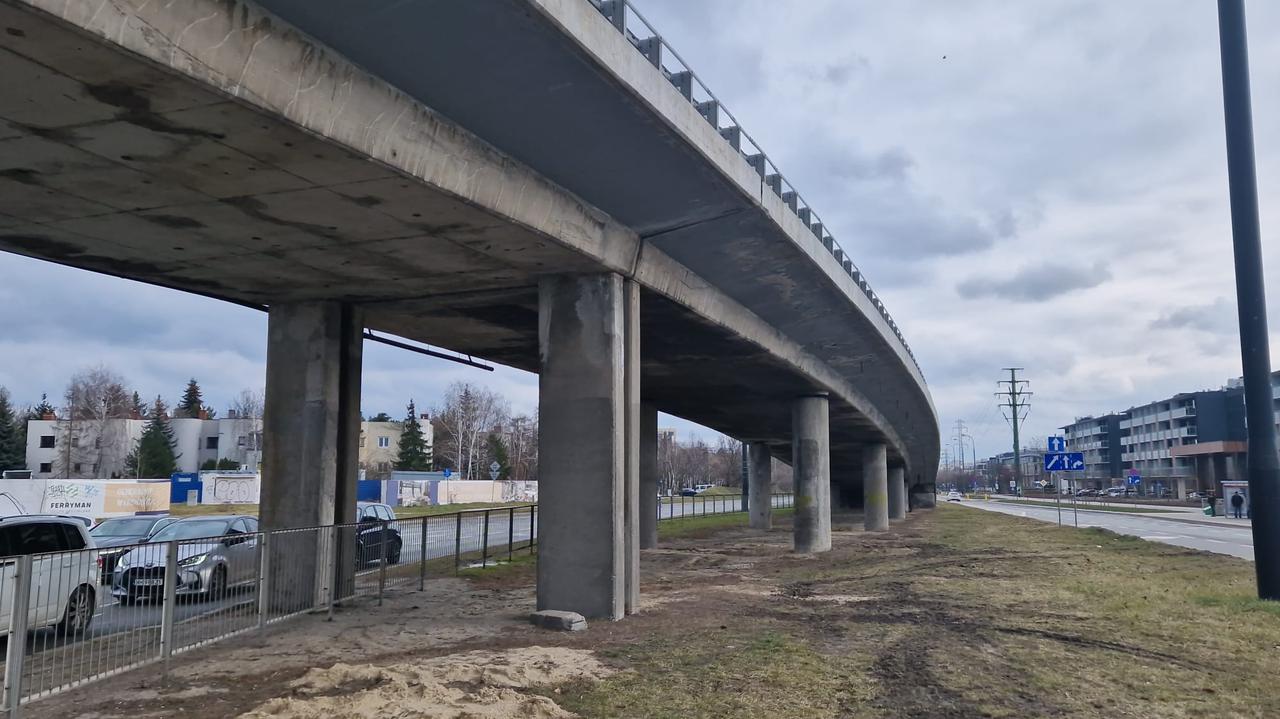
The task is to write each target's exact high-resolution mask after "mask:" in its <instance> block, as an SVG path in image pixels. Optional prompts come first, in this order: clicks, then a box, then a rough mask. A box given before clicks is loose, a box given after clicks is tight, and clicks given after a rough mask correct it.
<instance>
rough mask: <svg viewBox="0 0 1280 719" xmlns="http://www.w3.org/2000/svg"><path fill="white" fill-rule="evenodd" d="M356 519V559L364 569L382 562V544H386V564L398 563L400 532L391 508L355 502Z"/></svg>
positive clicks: (401, 543)
mask: <svg viewBox="0 0 1280 719" xmlns="http://www.w3.org/2000/svg"><path fill="white" fill-rule="evenodd" d="M356 517H357V521H358V522H360V527H359V528H358V529H357V530H356V558H357V561H358V562H359V563H360V566H362V567H365V566H369V565H370V564H376V563H378V562H380V561H382V558H383V556H384V555H383V544H384V543H385V544H386V550H385V551H386V555H385V556H386V558H387V564H399V563H400V548H401V546H402V545H403V542H402V541H401V539H400V530H399V529H398V528H397V527H396V526H395V524H394V522H395V521H396V513H395V512H393V511H392V510H391V507H390V506H388V505H385V504H378V503H377V502H357V503H356Z"/></svg>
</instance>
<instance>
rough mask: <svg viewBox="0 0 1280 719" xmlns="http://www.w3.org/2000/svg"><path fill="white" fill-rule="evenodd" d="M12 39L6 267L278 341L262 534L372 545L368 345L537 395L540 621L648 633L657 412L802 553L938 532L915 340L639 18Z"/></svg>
mask: <svg viewBox="0 0 1280 719" xmlns="http://www.w3.org/2000/svg"><path fill="white" fill-rule="evenodd" d="M0 30H2V32H0V249H3V250H5V251H9V252H14V253H18V254H22V255H27V256H30V257H36V258H42V259H45V260H49V261H52V262H57V263H62V264H65V265H70V266H74V267H79V268H84V269H87V270H93V271H97V272H102V273H107V274H111V275H115V276H119V277H125V278H129V279H134V280H140V281H144V282H149V283H153V284H157V285H162V286H166V287H171V288H176V289H180V290H186V291H191V292H197V293H201V294H204V295H207V296H210V297H215V298H219V299H224V300H228V301H233V302H239V303H247V304H251V305H254V306H260V307H265V308H267V310H268V312H269V321H268V325H269V338H268V353H267V409H266V418H265V449H266V451H265V459H264V480H265V481H264V489H263V498H262V506H261V519H262V524H263V526H264V527H269V528H274V527H300V526H312V525H320V524H328V523H334V522H349V521H352V520H353V519H354V486H355V477H356V443H357V437H358V433H359V425H358V419H359V405H360V401H359V400H360V370H361V347H362V340H361V334H362V332H363V331H364V330H365V329H366V328H369V329H375V330H380V331H385V332H388V333H392V334H395V335H399V336H402V337H406V338H410V339H413V340H419V341H424V342H429V343H431V344H434V345H438V346H442V347H446V348H449V349H452V350H456V351H459V352H465V353H468V354H472V355H476V356H481V357H485V358H488V359H491V360H494V361H497V362H501V363H505V364H508V365H512V366H515V367H520V368H523V369H527V370H530V371H533V372H537V373H538V375H539V388H540V393H541V403H540V407H541V437H540V439H539V442H540V457H541V459H540V462H541V467H540V480H541V511H540V528H539V531H540V540H539V541H540V546H541V549H540V558H539V563H538V565H539V566H538V605H539V607H540V608H546V609H567V610H574V611H579V612H581V613H583V614H585V615H587V616H591V617H607V618H614V619H616V618H620V617H622V616H623V615H624V614H626V613H627V612H628V611H630V610H631V609H632V608H633V607H635V606H636V604H637V601H638V586H639V580H638V576H637V575H638V571H639V570H638V564H639V562H638V557H639V549H640V548H642V547H649V546H653V545H654V544H655V542H656V527H655V521H654V517H655V501H656V499H655V495H656V491H655V487H656V467H655V455H656V449H655V448H656V430H657V412H658V411H659V410H662V411H666V412H669V413H672V414H675V415H679V416H682V417H686V418H688V419H690V420H693V421H695V422H699V423H701V424H704V425H706V426H708V427H712V428H715V429H717V430H719V431H722V432H724V433H726V434H729V435H732V436H735V437H738V438H741V439H742V440H743V441H745V442H747V443H748V444H749V447H750V462H749V465H750V468H751V471H750V478H751V491H752V494H753V496H754V495H755V494H756V493H767V492H768V491H769V488H770V479H769V457H771V456H772V457H778V458H780V459H782V460H784V461H786V462H789V463H791V465H792V467H793V469H794V473H795V480H796V492H797V495H798V497H797V511H796V517H795V548H796V550H797V551H802V552H815V551H823V550H825V549H828V548H829V547H830V546H831V510H832V504H833V502H834V503H836V504H845V505H849V506H863V510H864V514H865V522H866V527H867V528H868V529H872V530H876V529H883V528H885V527H887V526H888V524H889V521H890V520H891V519H892V518H900V517H902V516H904V513H905V511H906V509H907V501H908V499H910V503H911V504H912V506H929V505H930V504H931V503H932V501H933V476H934V474H935V471H936V465H937V457H938V450H939V437H938V426H937V418H936V414H935V411H934V408H933V405H932V400H931V398H930V396H929V392H928V389H927V387H926V385H925V382H924V379H923V377H922V375H921V373H920V370H919V368H918V367H917V365H916V362H915V359H914V357H913V356H912V355H911V353H910V350H909V349H908V347H907V345H906V343H905V341H904V340H903V338H902V334H901V332H900V331H899V330H898V328H897V326H896V324H894V322H893V321H892V319H891V318H890V316H889V314H888V312H887V311H885V309H884V305H883V303H881V302H880V300H879V299H878V298H876V296H875V294H874V292H872V291H871V290H870V289H869V287H868V285H867V283H866V280H865V278H863V277H862V276H861V273H860V272H859V271H858V270H857V268H856V267H855V266H854V265H853V263H852V260H851V259H850V258H849V257H848V256H847V255H846V254H845V252H844V250H843V249H841V248H840V246H839V245H838V243H836V242H835V240H834V239H833V238H832V237H831V235H830V233H829V231H828V229H827V228H824V227H823V226H822V224H821V223H820V222H819V221H818V219H817V215H816V213H815V211H814V210H813V208H810V207H808V206H806V205H805V204H804V202H803V200H802V199H801V198H800V197H799V195H798V194H797V193H796V191H795V190H794V188H792V187H791V186H790V185H789V184H788V183H787V182H786V180H785V178H783V177H782V175H781V174H780V173H779V172H778V171H777V169H776V167H775V166H774V165H773V163H772V161H771V160H770V158H768V157H767V156H766V155H765V154H764V153H763V151H762V150H761V149H760V148H758V147H757V146H755V145H754V143H753V142H752V141H751V140H750V137H749V135H747V134H746V133H745V132H743V131H742V128H740V127H738V126H737V125H736V121H734V120H733V118H732V117H731V116H729V115H728V113H727V111H726V110H725V109H724V108H723V106H721V105H720V104H719V102H718V101H717V100H715V98H714V97H713V96H711V95H710V93H709V91H708V90H707V89H706V88H705V87H704V86H702V84H701V83H700V82H699V81H698V79H697V77H696V75H694V74H693V73H692V71H691V70H690V69H689V68H687V67H685V66H684V65H683V63H682V62H681V61H679V59H678V57H676V56H675V55H674V53H672V52H671V50H670V48H669V47H668V46H667V45H666V44H665V43H663V42H662V41H661V40H660V39H659V38H658V37H656V36H654V35H653V34H652V33H651V32H650V31H648V30H647V28H646V27H645V26H644V24H643V22H642V20H641V19H640V18H639V17H638V16H637V15H635V13H634V10H632V9H630V8H629V7H628V6H627V5H625V4H624V3H622V2H608V1H606V2H592V1H591V0H483V1H475V2H454V1H452V0H417V1H414V2H404V0H364V1H362V2H359V3H353V2H343V1H341V0H260V1H259V2H248V1H246V0H182V1H181V2H155V1H152V0H0ZM908 494H909V497H908V496H907V495H908ZM753 504H754V508H753V511H752V523H753V524H754V525H755V526H768V522H769V517H768V510H767V505H766V504H764V503H762V502H755V503H753ZM312 561H315V560H312Z"/></svg>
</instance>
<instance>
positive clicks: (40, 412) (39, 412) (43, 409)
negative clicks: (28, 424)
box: [27, 392, 56, 419]
mask: <svg viewBox="0 0 1280 719" xmlns="http://www.w3.org/2000/svg"><path fill="white" fill-rule="evenodd" d="M55 413H56V410H55V409H54V407H53V405H51V404H49V395H48V394H46V393H44V392H41V393H40V404H38V405H36V406H34V407H32V408H31V411H30V412H28V413H27V416H28V417H30V418H31V419H44V417H45V415H50V414H55Z"/></svg>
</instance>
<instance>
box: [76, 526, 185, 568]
mask: <svg viewBox="0 0 1280 719" xmlns="http://www.w3.org/2000/svg"><path fill="white" fill-rule="evenodd" d="M176 521H178V518H177V517H170V516H169V515H167V514H157V515H154V516H146V517H112V518H111V519H104V520H102V521H101V522H98V524H97V526H95V527H94V528H93V529H90V530H89V536H91V537H93V543H94V544H95V545H96V546H97V547H98V549H99V550H100V551H99V552H98V569H100V570H101V574H102V581H103V582H104V583H105V582H109V581H111V573H112V572H114V571H115V569H116V561H117V560H119V559H120V555H121V554H124V553H125V552H126V551H128V549H129V548H130V545H133V544H142V543H143V542H146V541H147V540H148V539H150V538H151V536H152V535H154V534H155V533H156V532H159V531H160V530H161V529H164V528H165V527H167V526H169V525H170V524H172V523H173V522H176Z"/></svg>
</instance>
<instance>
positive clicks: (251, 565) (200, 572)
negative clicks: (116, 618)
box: [111, 514, 258, 604]
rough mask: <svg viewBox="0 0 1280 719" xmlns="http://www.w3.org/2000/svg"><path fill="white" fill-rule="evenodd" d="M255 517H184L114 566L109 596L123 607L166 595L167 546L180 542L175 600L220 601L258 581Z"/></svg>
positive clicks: (127, 554) (126, 554)
mask: <svg viewBox="0 0 1280 719" xmlns="http://www.w3.org/2000/svg"><path fill="white" fill-rule="evenodd" d="M257 531H258V518H257V517H251V516H249V515H236V514H232V515H226V516H206V517H184V518H182V519H179V520H178V521H176V522H171V523H170V524H169V525H168V526H166V527H164V528H163V529H161V530H160V531H158V532H156V533H155V534H153V535H151V537H150V539H149V540H148V542H147V544H145V545H143V546H141V547H135V548H133V549H131V550H129V551H127V552H125V553H124V554H123V555H121V556H120V558H119V559H118V560H117V561H116V567H115V572H114V573H113V575H112V580H111V594H112V596H114V597H116V598H117V599H118V600H120V603H121V604H132V603H134V602H136V601H137V600H139V599H154V598H158V597H159V596H160V595H161V594H162V593H163V592H164V584H165V576H164V573H165V564H166V552H167V549H166V546H167V545H166V543H167V542H171V541H176V542H178V584H177V589H176V592H177V596H191V595H197V596H203V597H205V598H207V599H217V598H218V597H221V596H222V595H223V594H225V593H226V591H227V590H228V589H229V588H231V587H236V586H242V585H246V584H252V583H253V582H255V581H257V579H258V534H257Z"/></svg>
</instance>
